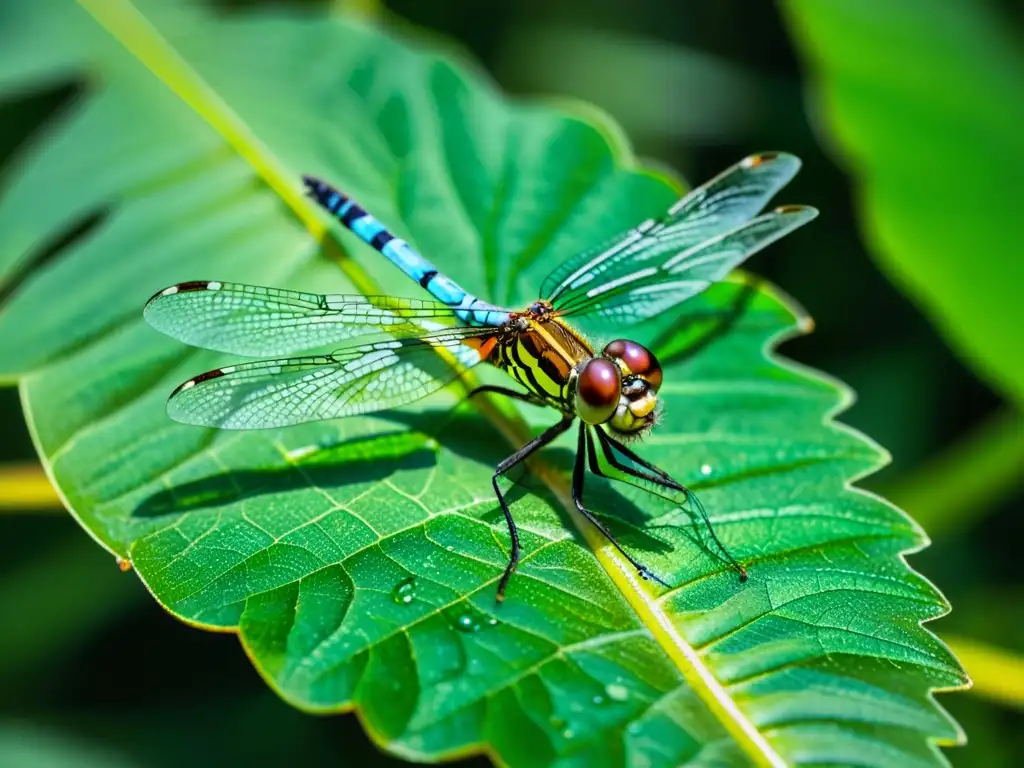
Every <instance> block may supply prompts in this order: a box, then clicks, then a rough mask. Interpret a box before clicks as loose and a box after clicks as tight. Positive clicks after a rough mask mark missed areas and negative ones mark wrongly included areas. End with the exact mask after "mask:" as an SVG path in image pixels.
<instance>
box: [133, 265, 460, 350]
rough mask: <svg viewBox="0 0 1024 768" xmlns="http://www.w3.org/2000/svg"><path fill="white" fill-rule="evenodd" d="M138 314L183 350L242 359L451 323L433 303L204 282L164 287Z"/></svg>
mask: <svg viewBox="0 0 1024 768" xmlns="http://www.w3.org/2000/svg"><path fill="white" fill-rule="evenodd" d="M143 315H144V316H145V318H146V320H147V321H148V322H149V324H150V325H152V326H153V327H154V328H156V329H157V330H158V331H161V332H162V333H165V334H167V335H168V336H171V337H173V338H175V339H178V340H179V341H183V342H185V343H186V344H190V345H192V346H194V347H203V348H204V349H212V350H217V351H219V352H228V353H230V354H234V355H244V356H246V357H263V356H270V355H288V354H293V353H295V352H301V351H306V350H311V349H316V348H318V347H323V346H329V345H332V344H336V343H338V342H340V341H343V340H345V339H349V338H352V337H354V336H357V335H361V334H366V333H367V332H369V331H372V330H377V331H380V332H383V333H387V334H388V335H390V336H394V337H401V336H408V335H420V334H422V333H423V328H422V326H421V324H420V321H423V320H448V319H451V321H452V322H453V323H454V321H455V319H456V318H455V315H454V313H453V311H452V308H451V307H448V306H447V305H445V304H442V303H440V302H437V301H429V300H427V301H424V300H420V299H403V298H397V297H395V296H362V295H359V294H351V295H349V294H333V295H323V294H317V293H301V292H299V291H286V290H282V289H280V288H264V287H261V286H256V285H242V284H239V283H221V282H207V281H193V282H188V283H180V284H178V285H173V286H171V287H170V288H166V289H165V290H163V291H161V292H160V293H158V294H156V295H155V296H153V297H152V298H151V299H150V300H149V302H148V303H147V304H146V308H145V309H144V310H143Z"/></svg>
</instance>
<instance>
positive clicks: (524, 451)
mask: <svg viewBox="0 0 1024 768" xmlns="http://www.w3.org/2000/svg"><path fill="white" fill-rule="evenodd" d="M509 391H510V392H512V391H514V390H509ZM516 394H518V393H516ZM573 418H574V417H572V416H563V417H562V420H561V421H560V422H558V423H557V424H555V425H554V426H551V427H548V428H547V429H545V430H544V431H543V432H541V433H540V434H539V435H537V437H535V438H533V439H532V440H531V441H530V442H528V443H527V444H526V445H524V446H523V447H522V448H520V449H519V450H518V451H516V452H515V453H513V454H512V455H511V456H509V457H508V458H507V459H504V460H503V461H502V462H501V463H499V464H498V466H497V467H495V468H494V475H493V477H491V485H492V486H493V487H494V495H495V496H497V497H498V503H499V504H500V505H501V511H502V512H503V513H504V514H505V522H506V523H508V533H509V537H510V538H511V539H512V550H511V552H510V553H509V559H508V565H507V566H505V572H504V573H503V574H502V575H501V581H499V582H498V595H497V600H498V602H499V603H500V602H502V601H503V600H504V599H505V587H507V586H508V580H509V579H510V578H512V573H513V572H514V571H515V569H516V566H517V565H518V564H519V530H518V529H517V528H516V523H515V520H513V519H512V512H511V510H509V508H508V504H507V503H506V501H505V497H504V495H502V493H501V488H500V487H499V486H498V478H499V477H501V476H502V475H504V474H505V473H506V472H508V471H509V470H510V469H512V468H513V467H514V466H516V465H517V464H519V463H521V462H522V461H524V460H525V459H526V458H527V457H529V456H530V454H532V453H533V452H534V451H536V450H538V449H540V448H543V447H544V446H545V445H547V444H548V443H550V442H552V441H553V440H554V439H555V438H556V437H558V436H559V435H561V434H562V433H563V432H565V430H567V429H568V428H569V426H570V425H571V424H572V421H573Z"/></svg>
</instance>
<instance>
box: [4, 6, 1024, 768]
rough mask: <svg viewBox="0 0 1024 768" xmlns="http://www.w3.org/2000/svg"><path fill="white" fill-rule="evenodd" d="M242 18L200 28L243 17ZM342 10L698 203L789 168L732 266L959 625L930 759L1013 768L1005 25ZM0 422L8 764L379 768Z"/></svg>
mask: <svg viewBox="0 0 1024 768" xmlns="http://www.w3.org/2000/svg"><path fill="white" fill-rule="evenodd" d="M6 1H7V2H9V3H16V2H19V1H20V0H6ZM943 1H944V0H943ZM256 4H257V3H255V2H252V1H251V0H250V1H247V2H242V1H241V0H231V1H230V2H226V1H225V2H221V3H219V4H218V5H219V7H220V9H221V10H222V11H223V12H225V13H244V12H245V11H246V8H247V7H249V6H252V5H256ZM259 4H262V5H273V4H272V3H259ZM317 4H318V3H314V2H307V3H301V4H299V3H288V4H285V3H280V4H279V5H288V6H290V10H294V7H295V6H297V5H305V6H314V5H317ZM3 5H4V3H0V8H2V6H3ZM335 5H347V6H351V8H350V9H349V10H355V11H357V12H375V13H381V14H386V15H390V14H394V15H396V16H398V17H400V18H403V19H405V20H407V21H408V22H411V23H412V24H414V25H416V26H418V27H420V28H423V29H426V30H430V31H432V32H435V33H436V34H437V35H439V36H441V37H444V38H448V39H451V40H453V41H455V42H456V43H457V44H459V45H461V46H462V47H463V48H464V49H466V50H467V51H468V52H469V53H470V54H471V55H472V56H473V57H475V58H476V59H477V60H479V61H480V62H481V63H482V65H483V66H484V68H485V69H486V70H487V71H489V72H490V73H491V74H492V75H493V77H494V78H495V79H496V80H497V81H498V82H499V84H500V85H501V86H502V87H503V88H504V89H505V90H506V91H508V92H509V93H511V94H514V95H522V96H528V97H538V96H539V97H544V98H549V97H554V98H564V97H569V98H576V99H584V100H587V101H590V102H592V103H594V104H596V105H598V106H599V107H601V108H602V109H604V110H606V111H607V112H609V113H610V114H611V115H612V116H613V117H615V119H616V120H618V121H619V122H620V123H621V125H622V126H623V127H624V129H625V131H626V132H627V133H628V135H629V136H630V138H631V140H632V142H633V144H634V146H635V148H636V150H637V153H638V154H639V155H640V156H641V157H644V158H648V159H651V160H653V161H654V162H656V163H658V164H661V165H664V166H667V167H671V168H673V169H675V170H677V171H678V172H679V173H681V174H682V175H683V176H684V178H686V179H687V180H688V181H689V182H691V183H697V182H700V181H702V180H704V179H706V178H709V177H710V176H712V175H714V174H715V173H717V172H718V171H720V170H721V169H723V168H724V167H726V166H727V165H729V164H731V163H732V162H734V161H736V160H738V159H739V158H741V157H742V156H744V155H746V154H748V153H751V152H754V151H759V150H769V149H780V150H785V151H788V152H792V153H795V154H797V155H798V156H800V157H801V158H802V159H803V160H804V168H803V171H802V172H801V173H800V175H799V176H798V177H797V179H796V180H795V181H794V182H793V184H792V185H790V186H789V187H788V188H787V190H786V191H785V193H784V195H783V197H784V198H785V202H800V203H807V204H811V205H814V206H816V207H818V208H819V209H820V210H821V212H822V213H821V217H820V218H819V220H818V221H816V222H815V223H814V224H813V225H812V228H811V230H813V231H811V230H809V234H807V235H806V236H801V237H795V238H789V239H787V240H786V241H784V242H783V243H780V244H779V245H778V246H775V247H773V248H772V249H770V250H769V251H768V252H767V253H765V254H764V255H762V256H759V257H758V258H757V259H756V260H755V261H754V263H753V264H752V265H751V268H752V270H753V271H755V272H757V273H758V274H761V275H763V276H765V277H767V278H768V279H770V280H772V281H774V282H776V283H777V284H778V285H780V286H781V287H782V288H783V289H784V290H785V291H786V292H788V293H789V294H791V295H792V296H794V297H795V298H796V299H797V300H798V301H799V302H800V303H801V304H802V305H803V306H804V307H805V308H806V309H807V310H808V312H809V313H810V314H811V315H812V316H813V317H814V319H815V321H816V331H815V332H814V333H813V334H812V335H810V336H809V337H806V338H802V339H799V340H796V341H793V342H789V343H788V344H786V345H785V347H784V349H783V351H784V353H785V354H786V355H788V356H789V357H792V358H794V359H796V360H798V361H800V362H804V363H807V364H809V365H811V366H813V367H815V368H818V369H820V370H823V371H825V372H827V373H829V374H832V375H834V376H836V377H838V378H840V379H842V380H844V381H845V382H847V383H848V384H849V385H850V386H852V387H853V389H854V390H855V391H856V392H857V393H858V396H859V399H858V402H857V403H856V404H855V405H854V406H853V408H852V409H851V410H850V411H848V412H847V413H845V414H844V415H843V416H842V420H843V421H845V422H846V423H849V424H851V425H853V426H855V427H857V428H858V429H861V430H863V431H864V432H866V433H867V434H868V435H869V436H871V437H872V438H874V439H875V440H877V441H878V442H879V443H881V444H882V445H883V446H885V447H886V448H887V449H888V450H889V451H890V452H891V453H892V456H893V460H892V464H891V465H890V466H889V467H887V468H886V469H885V470H883V471H882V472H880V473H878V474H877V475H875V476H872V477H870V478H867V479H866V480H865V481H863V483H862V485H864V486H865V487H868V488H871V489H874V490H878V491H879V492H881V493H883V494H885V495H887V496H889V497H890V498H892V499H893V500H894V501H895V502H896V503H898V504H900V505H901V506H903V507H904V508H905V509H906V510H907V511H908V512H909V513H910V514H911V515H913V516H914V517H915V518H916V519H917V520H918V521H919V522H920V523H921V524H922V525H923V526H924V527H925V529H926V530H927V531H928V532H929V534H930V535H931V536H932V539H933V544H932V546H931V547H930V548H929V549H927V550H925V551H924V552H922V553H920V554H917V555H914V556H912V558H911V564H912V565H913V566H914V567H915V568H916V569H918V570H920V571H921V572H922V573H924V574H925V575H926V576H927V577H928V578H930V579H931V580H932V581H934V582H935V583H936V584H937V585H938V586H939V587H940V589H941V590H942V591H943V592H944V593H945V594H946V596H947V597H948V598H949V600H950V602H951V603H952V605H953V612H952V613H951V614H950V615H949V616H948V617H946V618H944V619H941V620H939V621H937V622H935V623H934V624H933V625H931V628H932V629H933V630H935V631H936V632H938V633H939V634H940V635H942V636H943V637H947V638H948V639H949V640H950V642H951V643H952V644H953V646H954V648H955V650H957V651H958V653H960V654H961V658H962V660H963V661H964V663H965V665H966V666H967V669H968V671H969V672H970V673H971V674H972V676H973V677H974V678H975V680H976V683H977V685H976V688H975V690H974V691H972V692H970V693H966V694H956V695H948V696H943V697H942V698H941V703H942V704H943V706H945V707H947V708H948V709H949V711H950V712H951V713H952V714H953V715H954V717H956V719H957V720H958V721H959V722H960V723H961V724H962V725H963V727H964V728H965V730H966V731H967V734H968V738H969V744H968V746H966V747H964V748H961V749H956V750H951V751H949V753H948V754H949V758H950V760H951V761H952V762H953V763H954V764H955V765H962V766H1014V765H1019V764H1020V763H1021V758H1022V757H1024V735H1022V733H1024V729H1022V727H1021V726H1022V725H1024V721H1022V720H1021V713H1022V711H1024V621H1022V619H1024V600H1022V596H1024V583H1022V578H1021V575H1020V571H1019V568H1018V561H1019V555H1018V547H1019V543H1020V541H1021V536H1020V532H1021V523H1020V518H1019V512H1020V509H1021V502H1022V500H1024V493H1022V486H1024V483H1022V482H1021V481H1022V475H1024V471H1022V468H1024V429H1022V427H1021V424H1022V422H1021V420H1020V418H1019V416H1017V415H1016V414H1017V412H1018V411H1019V408H1020V406H1021V404H1024V354H1021V352H1022V342H1021V339H1022V337H1024V319H1022V316H1024V313H1022V312H1020V311H1019V310H1018V308H1017V307H1018V305H1019V302H1020V299H1019V297H1020V293H1021V291H1022V290H1024V279H1022V266H1021V265H1022V264H1024V258H1022V257H1024V252H1022V251H1024V249H1022V247H1021V238H1020V236H1019V234H1018V233H1017V231H1016V230H1017V225H1018V222H1019V211H1020V206H1021V201H1022V200H1024V189H1022V186H1021V176H1022V174H1024V145H1022V142H1024V139H1022V138H1020V137H1019V136H1018V135H1017V134H1021V135H1024V131H1022V130H1021V129H1020V126H1021V124H1022V122H1021V120H1020V119H1019V118H1020V117H1022V116H1024V115H1022V113H1024V66H1022V63H1021V62H1022V60H1024V56H1022V49H1021V44H1022V42H1024V35H1022V34H1021V30H1022V24H1024V6H1022V4H1020V3H1017V2H1014V1H1013V0H1002V2H995V1H994V0H990V1H988V2H983V1H982V0H974V2H971V1H970V0H950V2H948V3H946V4H945V5H943V4H942V2H938V1H937V0H930V2H929V1H928V0H899V1H898V0H893V1H892V2H880V1H878V0H863V1H861V0H843V1H840V0H831V1H830V2H825V1H824V0H791V2H787V3H780V4H772V3H751V2H749V0H717V1H716V2H707V1H706V0H705V2H696V1H695V0H632V1H631V2H629V3H626V2H622V0H519V2H508V3H485V2H480V1H479V0H432V2H424V1H423V0H387V1H386V2H385V3H384V6H386V8H382V6H381V5H380V4H378V3H375V2H368V1H367V0H362V1H361V2H351V3H335ZM385 17H387V16H385ZM2 18H3V17H2V15H0V22H2ZM72 95H73V94H72V93H71V91H69V90H67V91H61V92H58V93H51V94H49V95H46V96H31V95H25V96H22V97H9V98H8V99H7V100H6V101H3V102H0V190H2V185H3V179H4V173H5V172H6V168H4V167H3V165H2V164H3V163H4V161H6V160H7V159H9V158H10V157H12V156H14V155H15V154H16V152H17V150H18V147H19V146H20V145H21V144H22V143H23V142H24V141H26V140H27V139H28V138H29V137H30V136H31V135H32V132H33V131H34V130H36V129H37V128H38V126H39V125H40V124H41V122H42V121H43V120H44V119H45V118H46V117H47V116H48V115H51V114H53V113H54V112H55V110H59V109H60V105H61V104H62V103H63V102H64V101H65V100H66V99H68V98H70V97H71V96H72ZM343 129H344V128H343V126H339V130H343ZM7 167H9V166H7ZM0 194H2V191H0ZM1015 210H1016V211H1017V217H1016V218H1014V216H1013V212H1014V211H1015ZM0 300H2V299H0ZM0 424H2V425H3V430H2V433H0V462H2V463H0V515H2V516H0V526H2V529H0V530H2V534H0V621H2V624H3V627H4V628H3V631H2V632H0V764H4V765H33V766H36V765H47V764H60V765H65V764H75V765H88V764H95V765H137V766H164V765H167V766H169V765H177V764H180V763H182V762H185V761H188V762H189V763H191V764H192V765H194V766H199V765H214V764H222V763H224V762H230V763H231V764H235V763H242V762H249V763H254V764H267V763H268V762H277V761H286V760H290V759H294V758H295V757H296V756H298V755H301V757H302V760H303V761H304V762H306V763H307V764H308V763H314V764H321V763H323V764H327V763H331V764H334V763H338V762H339V761H340V762H341V763H342V764H345V763H346V762H347V761H354V760H355V758H356V757H357V756H360V755H362V756H363V757H365V758H366V759H368V760H373V761H375V762H377V763H380V764H385V763H389V762H396V763H397V761H392V760H390V759H389V758H386V757H384V756H381V755H379V753H377V751H376V750H375V748H374V747H373V746H372V745H370V744H369V743H368V741H367V739H366V738H365V737H364V736H363V735H362V732H361V729H360V726H359V724H358V722H357V721H356V719H355V718H354V717H352V716H343V717H327V718H317V717H313V716H308V715H303V714H300V713H298V712H296V711H294V710H292V709H290V708H289V707H287V706H286V705H285V704H283V703H282V702H280V701H279V700H278V699H277V698H276V697H275V696H274V694H272V693H271V692H270V691H269V690H268V689H267V688H266V687H265V686H264V684H263V683H262V682H261V681H260V679H259V678H258V676H257V674H256V672H255V671H253V670H252V669H251V667H250V666H249V663H248V661H247V660H246V658H245V656H244V654H242V653H241V652H240V650H239V648H238V644H237V642H236V641H235V639H234V638H233V637H231V636H218V635H213V634H207V633H202V632H198V631H195V630H192V629H190V628H188V627H186V626H183V625H181V624H179V623H178V622H176V621H175V620H173V619H171V618H170V617H169V616H167V615H166V614H165V613H164V612H163V611H162V610H161V609H160V608H159V607H158V606H157V604H156V603H155V602H154V601H153V600H151V599H150V598H149V597H148V595H147V594H146V593H145V591H144V589H143V587H142V585H141V584H140V583H139V582H138V580H137V579H135V578H134V577H133V576H131V575H130V574H122V573H120V572H119V571H118V569H117V568H116V567H115V566H114V564H113V563H112V562H110V559H109V557H108V556H107V555H106V554H105V553H104V552H103V551H102V550H101V549H100V548H99V547H97V546H94V545H93V544H92V542H91V541H89V539H88V537H87V536H86V535H85V534H84V533H83V532H82V531H81V530H80V529H79V528H78V527H77V526H76V525H75V524H74V523H73V522H72V521H71V519H70V517H68V516H67V515H65V514H63V513H62V511H61V510H60V508H59V507H58V506H56V505H55V503H54V501H53V500H52V498H51V497H50V496H49V495H48V494H47V493H46V491H45V487H43V488H42V490H40V486H39V484H38V483H37V479H38V475H37V472H36V470H35V469H34V464H33V458H34V456H33V451H32V448H31V445H30V442H29V438H28V434H27V430H26V429H25V426H24V423H23V420H22V417H21V411H20V407H19V404H18V398H17V392H16V390H14V389H0ZM32 491H35V492H36V493H37V494H38V498H35V499H33V497H32V496H31V495H30V493H31V492H32ZM253 734H259V738H253V737H252V735H253ZM200 743H201V744H204V745H206V746H207V748H206V749H205V750H204V751H203V752H202V753H201V754H197V753H196V752H195V751H194V747H195V745H196V744H200ZM475 762H477V763H479V764H483V761H482V760H477V761H475Z"/></svg>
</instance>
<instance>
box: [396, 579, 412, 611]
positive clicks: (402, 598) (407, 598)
mask: <svg viewBox="0 0 1024 768" xmlns="http://www.w3.org/2000/svg"><path fill="white" fill-rule="evenodd" d="M391 599H392V600H394V601H395V602H396V603H398V604H399V605H408V604H409V603H411V602H412V601H413V600H415V599H416V577H415V576H410V577H409V578H408V579H403V580H402V581H400V582H398V584H397V586H395V589H394V590H393V591H392V592H391Z"/></svg>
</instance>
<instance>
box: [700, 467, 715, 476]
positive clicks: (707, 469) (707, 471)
mask: <svg viewBox="0 0 1024 768" xmlns="http://www.w3.org/2000/svg"><path fill="white" fill-rule="evenodd" d="M711 472H712V469H711V465H710V464H702V465H701V467H700V473H701V474H702V475H704V477H707V476H708V475H710V474H711Z"/></svg>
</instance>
